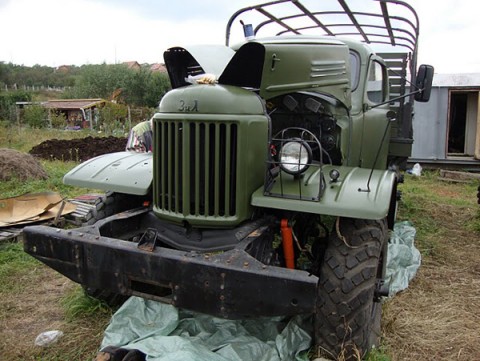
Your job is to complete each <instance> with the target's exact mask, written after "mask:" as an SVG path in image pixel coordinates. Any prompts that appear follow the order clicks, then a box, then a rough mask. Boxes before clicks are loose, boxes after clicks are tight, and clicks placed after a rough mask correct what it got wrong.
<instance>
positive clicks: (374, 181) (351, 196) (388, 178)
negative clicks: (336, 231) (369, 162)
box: [251, 166, 396, 219]
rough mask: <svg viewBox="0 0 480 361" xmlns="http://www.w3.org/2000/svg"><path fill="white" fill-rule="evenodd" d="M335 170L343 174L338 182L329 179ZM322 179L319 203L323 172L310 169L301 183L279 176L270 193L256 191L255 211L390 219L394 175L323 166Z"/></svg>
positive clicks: (317, 169) (391, 172)
mask: <svg viewBox="0 0 480 361" xmlns="http://www.w3.org/2000/svg"><path fill="white" fill-rule="evenodd" d="M332 169H336V170H338V171H339V173H340V177H339V178H338V180H337V181H332V180H331V179H330V176H329V172H330V171H331V170H332ZM370 174H371V179H370V183H369V185H368V179H369V177H370ZM323 175H324V178H325V181H326V184H325V188H324V192H323V195H322V196H321V197H320V199H318V193H319V182H320V170H319V168H314V167H311V168H310V169H309V170H308V171H307V172H306V173H305V174H304V176H303V177H302V178H300V179H294V177H293V176H291V175H288V174H285V173H282V174H281V179H280V175H279V176H277V178H276V180H275V183H274V184H273V186H272V187H271V188H270V189H269V190H268V191H265V189H264V187H262V188H260V189H257V190H256V191H255V193H254V194H253V195H252V201H251V203H252V205H253V206H256V207H263V208H274V209H283V210H288V211H296V212H306V213H314V214H324V215H332V216H341V217H351V218H363V219H382V218H385V217H386V216H387V214H388V212H389V208H390V201H391V197H392V192H393V190H394V186H395V182H396V174H395V172H393V171H389V170H373V172H372V170H371V169H365V168H358V167H343V166H324V167H323ZM368 188H369V190H368ZM299 194H301V196H302V197H301V198H302V199H300V197H299Z"/></svg>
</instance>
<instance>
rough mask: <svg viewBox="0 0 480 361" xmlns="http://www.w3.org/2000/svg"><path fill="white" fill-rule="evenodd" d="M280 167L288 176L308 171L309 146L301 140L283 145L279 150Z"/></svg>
mask: <svg viewBox="0 0 480 361" xmlns="http://www.w3.org/2000/svg"><path fill="white" fill-rule="evenodd" d="M279 159H280V167H281V168H282V170H283V171H285V172H287V173H288V174H293V175H296V174H301V173H303V172H305V171H306V170H307V169H308V166H309V164H310V162H311V160H312V150H311V148H310V146H309V145H308V144H307V143H306V142H304V141H301V140H298V141H297V140H292V141H289V142H287V143H285V144H284V145H283V147H282V149H281V150H280V156H279Z"/></svg>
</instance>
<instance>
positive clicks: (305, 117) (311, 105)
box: [266, 92, 342, 165]
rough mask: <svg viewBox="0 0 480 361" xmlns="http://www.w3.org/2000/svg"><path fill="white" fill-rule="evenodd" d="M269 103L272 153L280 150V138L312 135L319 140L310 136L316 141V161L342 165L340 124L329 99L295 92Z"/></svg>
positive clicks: (314, 94)
mask: <svg viewBox="0 0 480 361" xmlns="http://www.w3.org/2000/svg"><path fill="white" fill-rule="evenodd" d="M266 107H267V111H268V113H269V116H270V118H271V128H272V129H271V134H272V144H271V153H272V156H273V157H275V155H276V153H278V152H277V148H278V147H279V143H280V142H281V139H285V137H296V136H298V137H302V138H303V137H305V136H307V137H308V138H313V137H312V135H313V136H315V137H316V140H318V142H317V141H316V140H314V139H307V140H308V141H309V143H310V144H313V145H312V157H313V161H314V162H321V163H324V164H332V165H341V163H342V154H341V150H340V127H339V126H338V125H337V118H336V115H335V106H334V105H332V104H330V103H329V102H328V100H326V99H324V98H323V97H321V96H319V94H318V93H308V92H296V93H289V94H286V95H282V96H278V97H276V98H273V99H270V100H268V101H267V103H266ZM303 130H306V131H307V132H304V131H303ZM294 133H298V134H297V135H295V134H294ZM307 133H311V135H306V134H307Z"/></svg>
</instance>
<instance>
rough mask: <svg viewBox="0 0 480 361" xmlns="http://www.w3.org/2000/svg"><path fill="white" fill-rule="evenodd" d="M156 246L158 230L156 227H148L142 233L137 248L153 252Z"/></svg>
mask: <svg viewBox="0 0 480 361" xmlns="http://www.w3.org/2000/svg"><path fill="white" fill-rule="evenodd" d="M156 246H157V230H156V229H155V228H147V230H146V231H145V233H144V234H142V237H141V238H140V241H138V245H137V248H139V249H141V250H143V251H148V252H153V250H154V249H155V247H156Z"/></svg>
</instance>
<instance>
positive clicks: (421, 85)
mask: <svg viewBox="0 0 480 361" xmlns="http://www.w3.org/2000/svg"><path fill="white" fill-rule="evenodd" d="M307 2H308V1H307V0H305V1H304V0H278V1H272V2H269V3H266V4H261V5H255V6H251V7H247V8H244V9H240V10H239V11H238V12H236V13H235V14H234V15H233V16H232V17H231V18H230V20H229V22H228V25H227V31H226V44H225V45H219V46H193V47H174V48H171V49H168V50H167V51H166V52H165V54H164V59H165V63H166V67H167V69H168V74H169V77H170V81H171V86H172V90H171V91H170V92H168V93H167V94H166V95H165V96H164V97H163V99H162V100H161V102H160V105H159V109H158V113H156V114H155V116H154V119H153V137H154V147H153V152H152V153H134V152H120V153H114V154H107V155H104V156H100V157H98V158H95V159H92V160H89V161H87V162H85V163H83V164H81V165H79V166H78V167H76V168H75V169H73V170H72V171H71V172H69V173H68V174H67V175H66V176H65V179H64V181H65V183H67V184H71V185H76V186H84V187H88V188H94V189H104V190H108V191H109V192H108V193H107V194H108V197H107V198H106V202H105V207H104V209H103V211H102V212H103V213H102V214H105V215H106V216H107V217H106V218H104V219H101V220H98V222H96V223H95V224H93V225H89V226H85V227H81V228H77V229H69V230H64V229H57V228H52V227H47V226H32V227H27V228H25V230H24V238H25V246H24V247H25V251H26V252H28V253H29V254H31V255H32V256H34V257H36V258H38V259H39V260H41V261H42V262H44V263H45V264H47V265H48V266H50V267H52V268H54V269H55V270H57V271H59V272H60V273H62V274H64V275H65V276H67V277H68V278H70V279H71V280H73V281H75V282H78V283H80V284H82V285H83V286H84V287H85V289H86V290H87V291H88V292H89V293H90V294H93V295H96V296H99V297H104V298H113V297H117V296H119V295H120V296H128V295H137V296H141V297H144V298H148V299H154V300H159V301H162V302H166V303H169V304H172V305H175V306H177V307H181V308H186V309H190V310H194V311H199V312H203V313H207V314H211V315H215V316H219V317H224V318H246V317H256V316H275V315H295V314H312V315H313V316H312V320H313V321H312V322H313V326H314V333H315V344H316V347H317V349H318V350H319V352H320V353H321V354H325V355H327V356H330V357H334V358H335V357H339V355H343V357H345V359H347V360H348V359H354V358H355V357H356V355H357V354H360V355H364V354H365V353H366V352H367V351H368V350H369V348H370V347H371V346H373V345H375V344H376V343H377V341H378V336H379V333H380V318H381V303H380V300H381V297H382V296H384V295H386V294H387V293H388V291H386V287H385V285H383V278H384V274H385V263H386V253H387V252H386V247H387V242H388V238H389V229H391V228H392V227H393V223H394V220H395V214H396V208H397V202H398V196H397V185H398V183H399V182H400V181H401V175H400V170H401V169H402V167H404V166H405V164H406V160H407V158H408V157H409V155H410V151H411V146H412V142H413V137H412V114H413V104H414V100H416V101H428V98H429V95H430V88H431V81H432V77H433V68H432V67H431V66H425V65H422V66H420V67H419V69H418V72H417V64H416V61H417V42H418V34H419V24H418V18H417V15H416V13H415V11H414V10H413V9H412V8H411V7H410V6H409V5H408V4H407V3H404V2H402V1H397V0H380V1H372V2H371V3H367V2H364V3H362V4H363V5H364V6H365V7H366V8H367V9H372V10H371V11H365V10H364V9H362V11H353V10H352V9H351V8H350V7H349V5H348V3H347V1H346V0H335V1H333V3H334V4H333V5H335V6H333V5H332V2H330V3H328V4H330V5H332V8H328V9H325V8H323V9H322V8H318V7H319V6H320V7H321V6H327V5H326V4H327V2H323V1H318V2H317V4H315V6H317V8H318V9H313V8H312V7H310V8H307V7H306V5H305V4H304V3H307ZM330 5H329V6H330ZM249 17H251V18H253V19H254V21H255V24H257V25H255V27H254V26H253V25H252V24H253V21H252V24H251V23H250V22H249V21H248V18H249ZM238 29H240V32H242V29H243V31H244V33H245V37H246V38H245V39H244V40H242V41H241V42H240V43H237V44H235V45H231V44H230V38H231V36H233V35H234V33H235V31H237V33H238ZM319 34H320V35H319ZM263 35H266V36H265V37H263ZM374 46H375V47H376V46H380V50H381V51H380V52H376V53H375V52H374V51H373V50H372V49H371V47H374ZM392 49H393V50H392ZM387 50H388V51H387Z"/></svg>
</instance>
